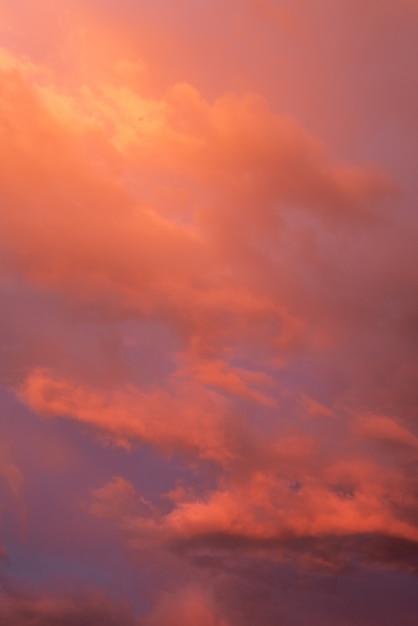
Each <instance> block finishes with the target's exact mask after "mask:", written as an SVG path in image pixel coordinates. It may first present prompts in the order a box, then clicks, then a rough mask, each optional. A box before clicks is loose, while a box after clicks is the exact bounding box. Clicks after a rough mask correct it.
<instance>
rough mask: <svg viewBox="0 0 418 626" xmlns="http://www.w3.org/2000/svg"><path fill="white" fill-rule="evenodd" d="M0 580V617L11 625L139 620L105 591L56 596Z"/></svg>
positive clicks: (80, 625)
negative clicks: (0, 583)
mask: <svg viewBox="0 0 418 626" xmlns="http://www.w3.org/2000/svg"><path fill="white" fill-rule="evenodd" d="M2 582H3V585H2V586H3V589H2V593H1V594H0V618H1V620H2V621H3V623H5V624H13V626H54V625H55V624H57V623H59V624H62V626H84V625H86V624H93V623H97V624H102V625H103V626H135V625H137V624H139V621H138V620H137V619H136V618H135V617H134V616H133V614H132V612H131V611H130V609H129V607H127V606H125V605H124V603H122V602H112V601H111V600H110V599H109V598H108V597H107V596H106V595H105V594H103V593H101V592H97V591H85V592H82V593H78V594H73V595H63V594H62V595H59V594H55V595H54V594H52V593H47V592H41V591H36V590H24V589H23V588H21V587H18V586H16V585H15V584H12V583H11V582H10V581H7V580H6V581H5V582H6V584H4V581H2Z"/></svg>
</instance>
